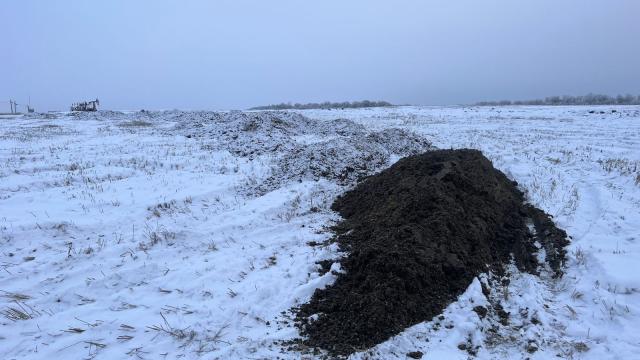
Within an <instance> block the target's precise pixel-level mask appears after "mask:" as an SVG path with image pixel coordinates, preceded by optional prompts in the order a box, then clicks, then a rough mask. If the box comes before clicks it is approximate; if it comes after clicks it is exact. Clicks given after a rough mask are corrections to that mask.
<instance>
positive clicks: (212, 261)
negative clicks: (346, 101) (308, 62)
mask: <svg viewBox="0 0 640 360" xmlns="http://www.w3.org/2000/svg"><path fill="white" fill-rule="evenodd" d="M614 110H615V112H614ZM300 113H302V114H303V115H305V116H306V117H303V116H299V115H297V113H294V112H290V113H257V112H256V113H237V112H234V113H224V114H222V113H207V112H190V113H183V112H162V113H116V112H105V113H99V114H83V115H80V116H70V115H63V114H62V115H56V116H35V117H28V118H17V119H3V121H2V124H1V126H2V129H1V130H0V357H1V358H3V359H13V358H34V359H39V358H74V359H75V358H97V359H116V358H117V359H120V358H133V359H138V358H142V359H157V358H167V359H176V358H200V357H202V358H207V359H216V358H219V359H230V358H233V359H235V358H238V359H272V358H278V357H279V358H282V359H297V358H300V357H301V356H303V357H307V358H313V356H311V355H301V354H300V353H296V352H287V351H285V350H284V349H283V346H281V345H280V341H281V340H287V339H292V338H294V337H296V336H297V332H296V330H295V328H294V327H292V323H291V322H290V321H289V319H288V314H287V313H286V311H287V310H288V309H289V308H291V307H292V306H295V305H296V304H299V303H301V302H305V301H306V300H308V299H309V297H310V296H311V294H312V293H313V290H314V289H315V288H317V287H320V286H324V285H325V284H328V283H330V282H331V281H332V280H333V275H332V274H331V272H329V273H327V274H325V275H322V276H320V275H319V273H318V270H319V266H318V265H316V264H315V262H316V261H319V260H324V259H330V258H335V257H337V256H340V254H338V253H337V251H336V249H335V248H332V247H321V246H309V243H310V242H321V241H322V240H325V239H327V238H328V237H330V235H331V234H330V233H329V232H328V231H327V230H326V226H327V225H330V224H332V222H333V221H335V220H336V215H335V214H333V213H332V212H331V211H330V210H329V208H328V207H329V205H330V204H331V202H332V200H333V198H334V197H335V196H336V195H337V194H339V193H340V192H342V191H344V190H345V189H347V188H348V187H349V186H351V185H352V184H353V183H354V182H355V181H356V180H357V179H358V178H359V177H361V176H365V175H366V174H369V173H372V172H375V171H378V170H380V169H381V168H383V167H385V166H387V165H388V164H390V163H392V162H393V161H395V160H396V159H397V158H398V157H400V156H404V155H408V154H412V153H415V152H418V151H422V150H425V149H428V148H429V143H428V142H427V141H424V140H423V139H421V138H420V137H419V136H416V135H414V133H415V134H419V135H422V136H424V137H425V138H426V139H427V140H428V141H430V142H432V143H433V145H435V146H437V147H440V148H450V147H452V148H459V147H468V148H476V149H480V150H482V151H483V152H484V153H485V155H487V157H489V158H490V159H491V160H492V161H493V162H494V165H495V166H496V167H498V168H499V169H501V170H502V171H504V172H505V173H506V174H507V175H509V176H510V177H512V178H513V179H515V180H517V181H518V182H519V184H520V186H521V187H522V188H523V190H526V191H527V193H528V196H529V199H530V201H531V202H532V203H534V204H535V205H536V206H538V207H540V208H542V209H544V210H545V211H547V212H548V213H550V214H552V215H554V216H555V219H556V221H557V223H558V224H559V225H560V226H561V227H562V228H564V229H565V230H567V232H568V233H569V235H571V236H572V237H573V240H572V244H571V245H570V251H569V253H570V258H569V260H568V266H567V269H566V274H565V276H564V277H563V278H562V279H560V280H553V279H551V278H550V276H548V275H547V274H545V273H543V276H542V278H537V277H533V276H530V275H526V274H521V273H518V272H517V271H514V272H513V273H512V275H511V281H510V283H509V284H505V285H504V286H501V287H499V288H494V289H493V291H492V293H491V295H490V296H489V298H488V299H487V298H486V297H485V296H483V294H482V291H481V286H480V283H481V282H482V281H484V279H479V280H478V281H475V282H474V283H473V284H472V285H471V286H470V287H469V289H468V290H467V292H466V293H465V294H464V295H463V296H461V297H460V298H459V300H458V301H457V302H455V303H453V304H451V305H450V306H449V308H448V309H447V310H446V311H445V312H444V313H443V316H442V317H440V318H437V319H434V320H433V321H431V322H427V323H422V324H418V325H416V326H414V327H412V328H410V329H407V330H406V331H405V332H403V333H402V334H400V335H398V336H396V337H394V338H392V339H390V340H389V341H387V342H385V343H383V344H380V345H379V346H377V347H376V348H374V349H371V350H368V351H365V352H361V353H356V354H354V355H353V356H352V358H354V359H393V358H397V359H405V358H406V354H407V353H409V352H412V351H420V352H422V353H424V357H423V358H425V359H432V358H433V359H441V358H461V359H464V358H467V357H470V356H471V355H470V354H471V353H475V356H476V357H477V358H480V359H485V358H486V359H493V358H496V359H499V358H500V359H501V358H505V357H509V358H526V357H529V358H532V359H536V358H538V359H545V358H551V357H555V356H560V357H562V358H576V359H616V358H620V359H631V358H634V357H635V358H637V357H638V354H639V353H640V335H638V334H639V333H640V277H638V275H637V273H636V271H640V235H639V234H640V169H639V165H640V107H619V106H618V107H506V108H490V107H469V108H463V107H458V108H440V107H400V108H384V109H358V110H317V111H316V110H309V111H303V112H300ZM340 118H342V119H350V120H352V121H347V120H336V119H340ZM312 119H318V120H319V121H315V120H312ZM392 129H401V130H392ZM403 130H404V131H403ZM334 270H338V271H339V269H338V268H337V267H336V266H335V265H334ZM487 302H491V303H494V304H498V303H499V304H500V305H502V306H503V308H504V310H505V311H506V312H508V313H510V315H509V317H508V321H504V316H502V317H501V316H500V314H495V313H493V312H489V313H488V314H487V316H485V317H483V318H481V317H480V316H479V315H478V314H476V312H474V311H473V308H474V307H475V306H477V305H483V304H486V303H487ZM283 311H284V312H285V313H282V312H283Z"/></svg>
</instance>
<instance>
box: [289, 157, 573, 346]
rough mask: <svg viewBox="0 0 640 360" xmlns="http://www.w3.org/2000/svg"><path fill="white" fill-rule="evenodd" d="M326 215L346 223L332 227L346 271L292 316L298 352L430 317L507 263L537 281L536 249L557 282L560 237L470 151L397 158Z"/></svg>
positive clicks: (381, 336)
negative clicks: (335, 214)
mask: <svg viewBox="0 0 640 360" xmlns="http://www.w3.org/2000/svg"><path fill="white" fill-rule="evenodd" d="M332 209H333V210H335V211H337V212H338V213H339V214H340V215H341V216H342V217H343V219H344V220H343V221H342V222H341V223H339V224H338V225H337V226H336V227H335V228H334V231H335V234H336V235H335V237H334V241H337V243H338V244H339V246H340V249H341V250H343V251H346V252H347V253H348V256H346V257H344V258H342V259H341V260H339V261H340V263H341V268H342V269H343V270H344V272H343V273H340V274H339V275H338V277H337V279H336V281H335V283H334V284H333V285H330V286H328V287H327V288H325V289H317V290H316V291H315V293H314V295H313V297H312V298H311V300H310V301H309V302H308V303H306V304H303V305H302V306H300V307H299V308H297V309H295V311H296V326H297V327H298V328H299V329H300V331H301V334H302V335H304V336H305V337H306V339H305V340H303V342H304V345H306V346H310V347H314V348H322V349H325V350H327V351H328V352H329V353H330V354H332V355H348V354H351V353H353V352H355V351H358V350H363V349H366V348H369V347H372V346H374V345H376V344H378V343H381V342H383V341H385V340H386V339H388V338H389V337H391V336H393V335H395V334H398V333H399V332H401V331H403V330H404V329H405V328H407V327H409V326H411V325H414V324H417V323H419V322H422V321H427V320H430V319H431V318H433V317H434V316H436V315H438V314H440V313H442V311H443V310H444V308H445V307H446V306H448V304H450V303H451V302H452V301H454V300H455V299H456V298H457V297H458V296H459V295H460V294H462V293H463V292H464V291H465V289H466V288H467V287H468V286H469V284H470V283H471V281H472V280H473V278H474V277H476V276H478V275H479V274H481V273H483V272H487V271H493V272H497V273H501V272H502V269H503V267H504V265H506V264H508V263H510V262H511V261H512V259H513V261H514V262H515V265H516V266H517V267H518V268H519V269H520V270H521V271H526V272H529V273H533V274H537V269H538V265H539V264H538V261H537V255H536V254H537V251H538V248H537V247H536V242H538V243H539V244H540V245H541V246H542V247H543V248H544V249H545V254H546V261H547V263H548V264H549V267H550V269H551V270H552V271H553V272H554V274H555V276H561V275H562V271H561V269H562V265H563V262H564V260H565V255H566V252H565V250H564V247H565V246H566V245H567V244H568V240H567V238H566V233H565V232H564V231H563V230H561V229H558V228H557V227H556V226H555V225H554V223H553V221H552V220H551V218H550V217H549V216H548V215H547V214H545V213H544V212H543V211H541V210H539V209H536V208H535V207H533V206H531V205H529V204H526V203H525V199H524V195H523V193H522V192H521V191H519V190H518V189H517V183H516V182H515V181H511V180H509V179H508V178H507V176H505V175H504V174H503V173H502V172H500V171H499V170H497V169H495V168H494V167H493V165H492V164H491V162H490V161H489V160H488V159H487V158H486V157H484V156H483V155H482V153H481V152H480V151H477V150H468V149H462V150H436V151H429V152H426V153H423V154H420V155H415V156H410V157H406V158H403V159H401V160H399V161H398V162H397V163H395V164H394V165H392V166H391V167H389V168H388V169H386V170H384V171H382V172H380V173H379V174H377V175H373V176H370V177H368V178H367V179H365V180H364V181H363V182H361V183H359V184H358V185H357V186H356V187H355V188H354V189H353V190H351V191H349V192H347V193H345V194H344V195H343V196H341V197H339V198H338V199H336V200H335V202H334V203H333V205H332ZM531 225H533V227H534V228H535V232H534V233H533V234H532V231H530V230H529V226H531ZM312 315H315V316H312ZM312 319H313V320H312Z"/></svg>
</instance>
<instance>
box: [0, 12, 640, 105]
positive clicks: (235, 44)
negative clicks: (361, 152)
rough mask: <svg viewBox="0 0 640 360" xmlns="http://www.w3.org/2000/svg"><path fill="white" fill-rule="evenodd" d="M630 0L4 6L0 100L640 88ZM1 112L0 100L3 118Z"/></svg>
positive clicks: (256, 99) (186, 100) (540, 93)
mask: <svg viewBox="0 0 640 360" xmlns="http://www.w3.org/2000/svg"><path fill="white" fill-rule="evenodd" d="M639 19H640V1H637V0H628V1H618V0H602V1H586V0H582V1H568V0H561V1H558V0H553V1H550V0H549V1H541V0H535V1H534V0H531V1H506V0H505V1H424V0H423V1H418V0H416V1H401V0H400V1H399V0H394V1H392V0H388V1H377V0H362V1H355V0H350V1H346V0H342V1H337V0H335V1H333V0H331V1H328V0H322V1H302V0H299V1H278V0H271V1H266V0H255V1H243V0H233V1H213V0H210V1H205V0H202V1H195V0H180V1H179V0H175V1H158V0H153V1H132V0H110V1H85V0H77V1H66V0H65V1H63V0H60V1H45V0H42V1H30V0H13V1H12V0H2V1H1V2H0V34H1V35H2V36H1V38H2V42H3V44H2V50H0V101H4V100H6V99H9V98H14V99H15V100H17V101H18V102H21V101H26V99H27V97H28V96H29V95H30V96H31V101H32V104H34V105H35V106H36V107H37V110H41V111H42V110H53V109H59V110H66V109H67V107H68V105H69V104H70V103H71V102H73V101H76V100H83V99H91V98H94V97H96V96H98V97H99V98H100V100H101V102H102V103H103V108H110V109H141V108H145V109H170V108H182V109H228V108H246V107H249V106H252V105H261V104H269V103H277V102H287V101H292V102H311V101H314V102H315V101H324V100H329V101H343V100H362V99H370V100H387V101H390V102H393V103H413V104H455V103H468V102H475V101H478V100H499V99H503V98H508V99H512V100H513V99H524V98H538V97H544V96H547V95H562V94H573V95H580V94H585V93H588V92H598V93H606V94H618V93H632V94H634V95H638V94H640V20H639ZM7 110H8V106H7V105H6V104H4V103H0V112H2V111H7Z"/></svg>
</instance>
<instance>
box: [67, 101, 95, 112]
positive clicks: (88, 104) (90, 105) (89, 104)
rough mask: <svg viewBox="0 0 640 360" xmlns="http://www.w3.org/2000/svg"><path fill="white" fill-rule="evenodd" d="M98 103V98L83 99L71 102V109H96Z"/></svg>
mask: <svg viewBox="0 0 640 360" xmlns="http://www.w3.org/2000/svg"><path fill="white" fill-rule="evenodd" d="M98 105H100V100H98V99H95V100H92V101H83V102H79V103H75V104H71V111H98Z"/></svg>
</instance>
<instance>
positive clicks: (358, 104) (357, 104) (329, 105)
mask: <svg viewBox="0 0 640 360" xmlns="http://www.w3.org/2000/svg"><path fill="white" fill-rule="evenodd" d="M381 106H393V105H392V104H391V103H388V102H386V101H369V100H362V101H353V102H348V101H345V102H329V101H325V102H322V103H307V104H300V103H295V104H292V103H286V104H285V103H282V104H274V105H265V106H256V107H252V108H250V109H249V110H287V109H296V110H306V109H335V108H341V109H355V108H368V107H381Z"/></svg>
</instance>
